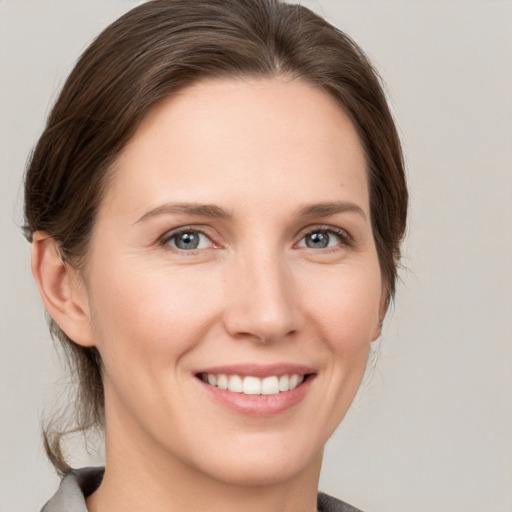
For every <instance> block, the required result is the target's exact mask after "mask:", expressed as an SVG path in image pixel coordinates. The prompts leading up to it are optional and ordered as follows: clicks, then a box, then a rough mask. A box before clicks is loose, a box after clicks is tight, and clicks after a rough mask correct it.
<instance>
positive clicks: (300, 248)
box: [82, 79, 385, 484]
mask: <svg viewBox="0 0 512 512" xmlns="http://www.w3.org/2000/svg"><path fill="white" fill-rule="evenodd" d="M365 167H366V166H365V158H364V154H363V150H362V147H361V144H360V141H359V139H358V136H357V134H356V132H355V130H354V127H353V126H352V124H351V122H350V121H349V119H348V118H347V116H346V115H345V114H344V113H343V111H342V110H341V109H340V107H339V106H338V105H337V104H336V102H335V101H334V100H333V99H331V98H330V97H329V96H328V95H327V94H326V93H325V92H323V91H321V90H319V89H317V88H314V87H312V86H310V85H308V84H305V83H303V82H300V81H281V80H270V79H269V80H260V81H252V82H247V81H227V80H226V81H209V82H202V83H199V84H197V85H195V86H193V87H189V88H188V89H185V90H184V91H183V92H181V93H180V94H177V95H174V96H173V97H172V98H170V99H167V100H165V101H164V102H163V103H161V104H159V105H158V106H157V107H156V108H155V109H154V110H153V111H152V112H151V113H150V114H149V115H148V117H147V118H146V119H145V121H144V122H143V124H142V125H141V126H140V128H139V129H138V131H137V133H136V134H135V136H134V138H133V139H132V141H131V142H130V143H129V144H128V146H127V147H126V148H125V149H124V151H123V152H122V154H121V156H120V158H119V159H118V161H117V162H116V165H115V169H114V174H113V180H112V183H111V184H110V185H109V188H108V190H107V191H106V195H105V197H104V199H103V202H102V205H101V207H100V210H99V213H98V217H97V222H96V225H95V230H94V233H93V239H92V244H91V250H90V253H89V255H88V260H87V266H86V269H85V272H84V277H83V279H84V282H83V287H82V289H83V294H84V295H85V301H86V302H87V304H88V306H87V308H88V314H89V315H90V323H91V328H92V329H91V332H92V334H91V336H90V339H89V340H88V342H87V343H89V344H91V345H95V346H97V348H98V350H99V352H100V353H101V357H102V361H103V365H104V367H103V378H104V386H105V397H106V428H107V430H106V432H107V456H109V454H112V456H114V455H115V453H116V452H121V451H122V452H123V453H124V454H125V457H126V454H127V453H130V457H132V458H133V459H134V460H135V459H137V458H138V463H147V464H151V465H153V466H154V465H157V466H159V467H174V468H182V469H183V468H186V470H187V471H189V472H197V473H201V474H202V475H203V476H204V475H206V476H207V477H208V478H212V479H214V480H222V481H229V482H238V483H251V484H261V483H265V482H267V483H268V482H277V481H281V480H285V479H289V478H292V477H293V476H294V475H295V474H297V473H299V472H303V471H308V470H309V469H310V468H313V467H315V468H316V467H318V463H319V460H321V454H322V448H323V445H324V443H325V442H326V440H327V439H328V437H329V436H330V435H331V433H332V432H333V430H334V429H335V428H336V426H337V425H338V424H339V422H340V421H341V419H342V418H343V416H344V415H345V413H346V411H347V409H348V407H349V405H350V403H351V401H352V399H353V397H354V395H355V393H356V391H357V389H358V386H359V384H360V381H361V378H362V375H363V373H364V370H365V365H366V361H367V357H368V352H369V347H370V343H371V342H372V341H373V340H374V339H375V338H376V337H377V336H378V335H379V323H380V320H381V318H382V315H383V312H384V302H385V301H384V298H385V293H384V292H383V289H382V280H381V274H380V270H379V263H378V259H377V253H376V249H375V244H374V240H373V236H372V230H371V224H370V211H369V198H368V183H367V177H366V170H365ZM141 461H142V462H141Z"/></svg>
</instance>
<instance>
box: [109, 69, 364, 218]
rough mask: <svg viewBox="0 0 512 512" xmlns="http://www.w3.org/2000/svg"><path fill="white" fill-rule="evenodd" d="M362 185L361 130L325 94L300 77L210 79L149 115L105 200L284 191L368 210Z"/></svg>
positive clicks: (278, 194)
mask: <svg viewBox="0 0 512 512" xmlns="http://www.w3.org/2000/svg"><path fill="white" fill-rule="evenodd" d="M367 189H368V186H367V176H366V162H365V157H364V152H363V149H362V145H361V142H360V140H359V137H358V135H357V133H356V130H355V129H354V126H353V124H352V122H351V121H350V119H349V118H348V116H347V115H346V114H345V113H344V111H343V109H342V108H341V107H340V105H339V104H338V103H337V102H336V100H335V99H334V98H332V97H331V96H330V95H329V94H328V93H326V92H325V91H323V90H322V89H320V88H317V87H314V86H312V85H310V84H307V83H304V82H302V81H298V80H279V79H264V80H263V79H261V80H251V81H247V80H209V81H203V82H199V83H197V84H195V85H193V86H191V87H188V88H185V89H183V90H182V91H180V92H178V93H176V94H174V95H173V96H171V97H169V98H167V99H165V100H164V101H162V102H161V103H159V104H158V105H157V106H156V107H154V108H153V110H152V111H151V112H150V113H149V114H148V115H147V116H146V118H145V119H144V120H143V122H142V123H141V125H140V126H139V128H138V130H137V131H136V133H135V135H134V137H133V138H132V140H131V141H130V142H129V143H128V144H127V146H126V147H125V148H124V150H123V151H122V153H121V155H120V157H119V158H118V160H117V162H116V165H115V171H114V178H113V182H112V183H111V185H110V187H109V189H108V190H107V196H110V197H109V199H108V200H107V201H106V204H110V205H112V204H114V203H115V201H116V200H117V199H119V198H120V197H122V202H124V204H125V205H126V206H127V207H128V208H132V209H133V208H137V207H138V204H139V203H140V204H141V207H142V203H143V202H144V203H151V205H149V204H144V207H147V206H158V204H159V203H162V202H164V201H169V200H173V201H196V202H218V201H219V200H220V199H222V200H223V201H230V200H234V199H236V198H238V197H240V196H241V195H244V196H246V199H247V201H249V202H250V201H251V200H253V199H254V200H258V201H259V205H260V206H262V201H263V202H265V200H266V202H267V203H268V205H274V204H276V201H277V204H280V203H282V201H283V193H284V192H285V191H286V196H287V198H294V199H295V200H296V201H297V202H302V203H305V202H308V201H314V200H324V201H325V200H340V199H342V200H343V199H347V197H340V195H341V196H349V197H348V199H350V200H357V201H358V202H360V206H361V207H362V209H364V210H365V211H367V210H368V192H367ZM262 192H264V194H262ZM263 195H264V197H263ZM170 196H172V197H170ZM252 196H254V197H252ZM326 196H331V197H326Z"/></svg>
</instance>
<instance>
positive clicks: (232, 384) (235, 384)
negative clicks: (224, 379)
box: [228, 375, 244, 393]
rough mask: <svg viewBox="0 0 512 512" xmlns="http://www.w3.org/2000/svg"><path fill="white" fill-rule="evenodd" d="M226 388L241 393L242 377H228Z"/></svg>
mask: <svg viewBox="0 0 512 512" xmlns="http://www.w3.org/2000/svg"><path fill="white" fill-rule="evenodd" d="M228 389H229V391H232V392H233V393H242V392H243V390H244V384H243V382H242V379H241V378H240V377H239V376H238V375H231V377H229V385H228Z"/></svg>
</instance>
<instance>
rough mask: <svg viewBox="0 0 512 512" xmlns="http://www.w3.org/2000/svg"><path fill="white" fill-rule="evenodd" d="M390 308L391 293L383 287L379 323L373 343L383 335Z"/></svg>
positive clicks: (374, 333)
mask: <svg viewBox="0 0 512 512" xmlns="http://www.w3.org/2000/svg"><path fill="white" fill-rule="evenodd" d="M388 306H389V292H388V288H387V286H384V285H383V286H382V293H381V296H380V302H379V318H378V323H377V325H376V326H375V330H374V332H373V336H372V341H375V340H376V339H377V338H378V337H379V336H380V335H381V334H382V324H383V323H384V317H385V316H386V311H387V310H388Z"/></svg>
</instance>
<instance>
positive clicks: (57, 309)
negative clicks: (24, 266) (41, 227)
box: [32, 231, 94, 346]
mask: <svg viewBox="0 0 512 512" xmlns="http://www.w3.org/2000/svg"><path fill="white" fill-rule="evenodd" d="M32 273H33V274H34V278H35V280H36V283H37V287H38V288H39V293H40V294H41V298H42V299H43V302H44V305H45V306H46V310H47V311H48V313H49V314H50V316H51V317H52V318H53V319H54V320H55V322H57V325H58V326H59V327H60V328H61V329H62V330H63V331H64V332H65V333H66V335H67V336H68V338H70V339H71V340H73V341H74V342H75V343H78V344H79V345H83V346H93V345H94V337H93V330H92V324H91V318H90V311H89V304H88V300H87V291H86V289H85V286H84V284H83V280H82V278H81V276H80V275H79V273H78V272H77V270H76V269H74V268H73V267H72V266H71V264H70V263H68V262H66V261H65V260H64V258H63V257H62V254H61V252H60V244H59V243H58V242H57V241H56V240H55V239H54V238H52V237H51V236H50V235H48V234H47V233H44V232H42V231H37V232H35V233H34V235H33V239H32Z"/></svg>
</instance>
